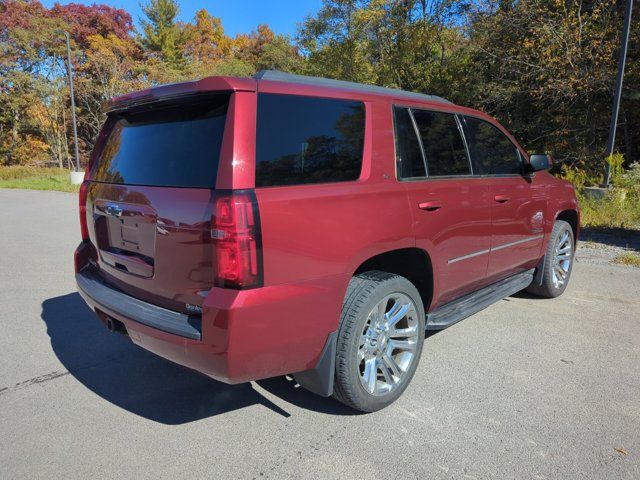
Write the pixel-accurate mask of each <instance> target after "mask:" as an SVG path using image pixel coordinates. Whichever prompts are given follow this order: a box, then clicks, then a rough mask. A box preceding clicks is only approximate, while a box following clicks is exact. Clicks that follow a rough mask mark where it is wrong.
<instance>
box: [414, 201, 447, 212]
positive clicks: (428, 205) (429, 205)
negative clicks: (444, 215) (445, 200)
mask: <svg viewBox="0 0 640 480" xmlns="http://www.w3.org/2000/svg"><path fill="white" fill-rule="evenodd" d="M418 208H419V209H420V210H426V211H428V212H434V211H436V210H438V209H440V208H442V205H441V204H440V202H438V201H430V202H421V203H419V204H418Z"/></svg>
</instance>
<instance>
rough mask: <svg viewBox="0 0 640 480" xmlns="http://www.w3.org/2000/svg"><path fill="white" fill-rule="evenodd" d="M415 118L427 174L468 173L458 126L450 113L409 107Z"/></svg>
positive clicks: (467, 162) (467, 160)
mask: <svg viewBox="0 0 640 480" xmlns="http://www.w3.org/2000/svg"><path fill="white" fill-rule="evenodd" d="M412 112H413V117H414V118H415V120H416V124H417V126H418V131H419V132H420V138H421V139H422V147H423V149H424V155H425V157H426V159H427V167H428V169H429V176H430V177H435V176H443V175H470V174H471V167H470V166H469V159H468V158H467V151H466V149H465V147H464V142H463V140H462V136H461V135H460V129H459V128H458V123H457V122H456V118H455V116H454V115H452V114H450V113H442V112H429V111H427V110H412Z"/></svg>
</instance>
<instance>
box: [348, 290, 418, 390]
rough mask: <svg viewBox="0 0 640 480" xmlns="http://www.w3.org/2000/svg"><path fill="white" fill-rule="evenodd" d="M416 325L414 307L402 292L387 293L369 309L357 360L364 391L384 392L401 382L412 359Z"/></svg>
mask: <svg viewBox="0 0 640 480" xmlns="http://www.w3.org/2000/svg"><path fill="white" fill-rule="evenodd" d="M418 325H419V322H418V313H417V308H416V306H415V304H414V303H413V300H411V299H410V298H409V297H408V296H407V295H405V294H403V293H392V294H390V295H387V296H386V297H384V298H383V299H382V300H381V301H380V302H378V304H377V305H376V306H375V307H374V308H373V310H371V312H369V315H368V316H367V321H366V323H365V325H364V328H363V330H362V334H361V335H360V344H359V347H358V360H357V361H358V368H359V371H360V382H361V383H362V386H363V387H364V389H365V390H366V391H367V392H369V393H370V394H372V395H385V394H387V393H389V392H391V391H392V390H394V389H396V388H397V387H398V386H399V385H400V384H401V383H402V382H403V380H404V378H405V377H406V373H407V371H409V368H410V366H411V363H412V362H413V361H414V360H415V353H416V348H417V344H418V339H419V335H418Z"/></svg>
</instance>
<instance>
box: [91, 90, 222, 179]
mask: <svg viewBox="0 0 640 480" xmlns="http://www.w3.org/2000/svg"><path fill="white" fill-rule="evenodd" d="M228 103H229V96H228V95H216V96H208V97H200V98H192V99H190V100H183V101H181V102H173V103H158V104H155V105H154V104H152V105H149V106H147V107H144V109H141V108H138V110H137V111H136V110H132V111H129V112H125V113H119V114H111V115H110V117H109V120H108V122H109V123H108V125H110V132H109V134H108V137H107V140H106V141H105V143H104V145H103V147H102V150H101V152H100V155H99V157H98V160H97V161H96V162H95V163H94V165H93V168H92V171H91V178H92V179H93V180H96V181H99V182H109V183H126V184H135V185H161V186H179V187H207V188H212V187H214V186H215V182H216V174H217V171H218V161H219V157H220V146H221V144H222V135H223V132H224V123H225V119H226V113H227V105H228Z"/></svg>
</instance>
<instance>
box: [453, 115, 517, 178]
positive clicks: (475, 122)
mask: <svg viewBox="0 0 640 480" xmlns="http://www.w3.org/2000/svg"><path fill="white" fill-rule="evenodd" d="M465 121H466V125H467V129H466V134H467V144H468V145H469V150H470V152H471V159H472V162H473V173H475V174H477V175H507V174H519V173H521V171H522V170H521V165H520V156H519V155H518V150H517V149H516V147H515V145H514V144H513V143H511V140H509V139H508V138H507V137H506V136H505V135H504V134H503V133H502V132H501V131H500V130H498V129H497V128H496V127H494V126H493V125H491V124H490V123H488V122H485V121H484V120H480V119H477V118H473V117H466V118H465Z"/></svg>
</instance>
